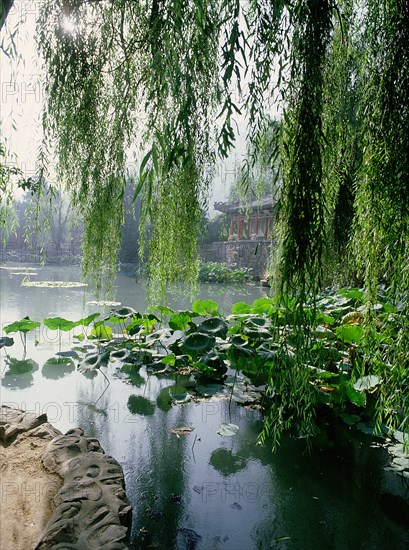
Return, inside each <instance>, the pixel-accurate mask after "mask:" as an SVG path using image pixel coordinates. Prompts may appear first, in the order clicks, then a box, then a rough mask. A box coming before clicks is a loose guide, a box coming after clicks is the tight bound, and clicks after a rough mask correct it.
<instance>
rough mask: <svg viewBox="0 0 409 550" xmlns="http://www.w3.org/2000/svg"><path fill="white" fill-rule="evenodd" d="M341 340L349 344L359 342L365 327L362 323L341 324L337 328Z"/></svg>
mask: <svg viewBox="0 0 409 550" xmlns="http://www.w3.org/2000/svg"><path fill="white" fill-rule="evenodd" d="M335 332H336V335H337V336H338V338H339V339H340V340H342V341H343V342H345V343H347V344H357V343H359V342H360V341H361V339H362V336H363V333H364V329H363V327H362V326H361V325H341V326H339V327H337V328H336V330H335Z"/></svg>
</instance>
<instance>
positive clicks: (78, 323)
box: [74, 313, 100, 327]
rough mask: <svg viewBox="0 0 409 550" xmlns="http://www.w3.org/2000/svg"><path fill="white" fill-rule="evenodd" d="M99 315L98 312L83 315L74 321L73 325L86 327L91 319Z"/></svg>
mask: <svg viewBox="0 0 409 550" xmlns="http://www.w3.org/2000/svg"><path fill="white" fill-rule="evenodd" d="M99 315H100V314H99V313H91V315H88V317H83V318H82V319H80V320H79V321H75V323H74V326H75V327H80V326H81V327H87V326H89V325H90V324H91V323H92V321H94V319H96V318H97V317H99Z"/></svg>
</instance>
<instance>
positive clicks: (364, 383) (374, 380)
mask: <svg viewBox="0 0 409 550" xmlns="http://www.w3.org/2000/svg"><path fill="white" fill-rule="evenodd" d="M380 383H381V379H380V378H379V376H375V375H374V374H370V375H369V376H363V377H362V378H359V379H358V380H357V381H356V382H355V384H354V389H356V390H357V391H364V390H371V389H372V388H375V387H376V386H378V385H379V384H380Z"/></svg>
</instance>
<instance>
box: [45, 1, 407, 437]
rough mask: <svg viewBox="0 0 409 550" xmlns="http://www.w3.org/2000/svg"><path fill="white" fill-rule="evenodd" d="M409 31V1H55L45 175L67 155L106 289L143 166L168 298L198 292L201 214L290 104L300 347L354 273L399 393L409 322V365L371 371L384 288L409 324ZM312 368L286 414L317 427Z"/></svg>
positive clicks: (285, 378) (158, 276)
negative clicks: (315, 314)
mask: <svg viewBox="0 0 409 550" xmlns="http://www.w3.org/2000/svg"><path fill="white" fill-rule="evenodd" d="M408 33H409V5H408V3H407V1H406V0H381V1H375V0H338V1H336V0H292V1H289V0H248V1H247V2H240V1H239V0H144V1H142V0H133V1H131V0H112V1H109V2H108V1H105V0H101V1H98V2H97V1H95V0H57V1H51V0H45V1H44V2H43V3H42V11H41V16H40V20H39V31H38V43H39V48H40V51H41V53H42V56H43V58H44V65H45V74H46V79H45V92H46V104H45V109H44V119H43V123H44V129H45V135H46V137H45V145H44V149H43V157H42V158H43V165H44V176H46V166H47V158H48V155H49V154H51V153H48V149H47V146H48V145H50V146H51V145H52V146H53V147H54V148H55V151H56V154H57V158H58V176H59V179H60V180H61V181H62V182H64V183H65V185H66V187H67V188H68V189H70V190H71V194H72V197H73V200H74V202H75V203H76V204H77V205H78V206H79V208H80V209H81V211H82V214H83V217H84V225H85V237H84V260H83V267H84V271H85V273H86V274H88V275H91V276H92V277H93V278H94V280H96V281H97V286H98V285H100V286H101V285H102V284H103V282H104V280H111V279H112V275H113V273H114V271H115V265H116V257H117V251H118V248H119V243H120V229H121V224H122V222H123V215H124V207H123V200H124V187H125V182H126V178H127V172H126V165H127V161H128V160H131V161H132V162H133V163H136V164H137V165H138V173H137V177H136V179H135V196H138V195H139V194H141V195H142V198H143V207H142V217H141V219H142V226H143V227H142V234H143V229H144V228H145V227H146V226H147V225H150V239H149V241H147V240H146V239H141V241H142V250H141V253H142V254H143V253H144V250H145V247H146V246H147V247H148V248H149V258H150V259H149V280H150V283H151V285H152V286H153V287H156V288H159V289H161V290H162V291H164V289H165V288H166V287H167V285H168V284H169V283H173V282H176V281H178V280H190V281H193V280H194V279H195V277H196V275H197V257H198V249H197V235H198V232H199V231H200V219H201V216H200V211H201V208H204V207H205V206H206V196H207V192H208V189H209V184H210V182H211V179H212V171H213V165H214V161H215V159H216V157H217V156H218V155H219V156H220V157H222V158H224V157H226V156H227V155H228V153H229V151H230V150H231V148H232V146H233V145H234V141H235V135H236V126H235V116H236V115H238V114H242V113H245V114H246V115H247V120H248V139H249V142H250V144H251V145H250V146H251V151H252V156H253V159H252V162H257V154H258V153H259V154H262V152H263V146H264V145H263V136H265V135H266V129H267V127H268V121H269V119H270V115H271V108H272V105H273V104H274V103H276V102H277V103H278V104H279V106H280V109H281V110H282V113H283V116H282V124H281V125H280V132H279V133H278V135H279V140H278V141H277V142H276V144H275V149H274V150H273V154H272V155H271V162H272V166H275V164H274V163H275V162H276V160H277V158H278V154H280V158H281V159H282V188H281V195H280V202H279V219H278V225H277V232H278V246H277V250H276V252H275V256H274V265H275V268H274V272H275V277H274V278H275V281H276V287H277V290H278V291H279V293H281V295H282V296H283V299H285V297H286V296H288V295H289V294H291V295H293V296H295V299H296V304H297V305H296V308H295V311H296V324H298V326H299V327H300V328H302V330H300V331H299V335H298V337H299V339H300V342H301V343H300V345H299V347H300V349H302V338H304V341H307V340H308V338H305V335H306V331H307V332H308V330H309V325H310V323H309V321H308V319H306V318H305V315H304V303H305V301H306V300H307V299H308V297H312V300H313V299H314V296H315V295H316V294H317V293H318V292H319V291H320V289H321V288H322V285H323V284H327V282H329V281H331V280H332V281H333V280H340V276H339V272H340V270H341V269H343V276H342V279H343V280H348V279H349V280H356V279H358V280H360V281H362V283H363V284H364V285H365V287H366V289H367V304H368V308H367V309H368V313H367V315H368V321H369V322H368V327H369V329H368V333H367V339H368V345H367V354H368V361H372V362H371V365H381V366H380V367H379V368H380V369H384V370H383V377H384V378H385V377H386V378H387V379H388V380H391V387H393V383H394V381H393V376H395V375H394V374H393V375H388V374H386V373H385V369H386V367H385V365H387V363H388V364H389V365H390V364H394V361H395V363H396V362H397V364H399V368H398V369H396V370H395V371H394V372H395V373H396V372H398V371H399V372H398V374H396V376H399V377H401V378H402V372H407V352H408V349H409V343H408V341H407V338H408V336H407V334H408V333H409V331H407V330H405V328H407V322H406V324H405V323H403V325H404V326H403V328H402V337H401V338H400V340H399V341H400V343H401V346H400V350H399V352H398V354H400V355H399V357H395V358H391V357H389V358H388V361H385V357H381V356H378V355H376V353H375V354H373V356H372V357H370V355H371V352H370V350H371V338H372V337H371V330H370V327H371V323H370V312H371V304H373V303H374V302H375V300H376V293H377V288H378V284H379V283H381V282H382V283H385V284H386V285H387V286H388V287H389V288H390V293H391V296H393V297H394V298H395V299H396V300H400V301H401V303H402V304H403V306H402V307H403V311H404V314H407V310H408V297H409V284H408V281H409V273H408V272H409V257H408V254H409V253H408V250H409V247H408V234H409V232H408V215H409V176H408V166H409V163H408V154H409V135H408V132H409V130H408V126H409V125H408V113H409V105H408V102H409V98H408V94H407V90H408V89H409V82H408V79H409V59H408V57H409V53H408V48H407V44H408V41H409V37H408ZM232 88H235V89H236V91H237V94H235V95H233V94H232V93H231V90H232ZM345 266H347V267H346V268H345ZM372 326H373V325H372ZM372 343H373V340H372ZM378 348H379V347H377V346H373V349H378ZM305 359H306V357H304V356H303V355H302V353H300V355H299V358H298V359H297V361H296V364H295V365H293V368H291V369H285V368H282V369H281V371H280V369H278V371H277V372H281V374H280V375H277V373H276V376H279V377H280V376H281V381H280V383H281V384H282V386H283V387H287V386H288V387H289V388H294V387H296V388H298V391H297V392H295V393H294V395H293V396H292V397H291V399H290V401H291V402H290V403H287V409H288V408H290V409H291V410H292V411H293V413H292V414H293V418H296V419H299V418H302V419H303V420H304V424H305V426H306V431H309V430H310V429H311V426H312V417H313V412H312V407H311V404H313V400H314V398H313V396H312V394H311V391H310V387H309V383H308V377H307V376H306V374H305V372H306V371H305V369H304V368H303V362H304V360H305ZM402 365H403V367H402ZM402 368H403V371H402ZM405 369H406V370H405ZM390 370H391V369H390ZM392 370H393V369H392ZM391 372H392V371H391ZM273 382H274V381H272V383H273ZM395 382H396V380H395ZM289 393H291V392H289ZM396 405H397V401H396V403H392V406H396ZM406 405H407V403H406ZM306 411H307V412H306ZM279 413H280V411H278V410H277V414H279ZM290 418H291V415H290ZM277 420H279V418H278V417H277Z"/></svg>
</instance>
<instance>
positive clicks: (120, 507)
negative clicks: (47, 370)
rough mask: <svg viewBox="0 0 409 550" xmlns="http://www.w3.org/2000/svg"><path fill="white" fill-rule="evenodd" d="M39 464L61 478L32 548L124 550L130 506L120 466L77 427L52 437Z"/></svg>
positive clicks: (45, 549)
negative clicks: (52, 508) (50, 512)
mask: <svg viewBox="0 0 409 550" xmlns="http://www.w3.org/2000/svg"><path fill="white" fill-rule="evenodd" d="M43 464H44V466H45V467H46V468H47V469H48V470H49V471H51V472H56V473H58V474H59V475H60V476H61V477H63V479H64V484H63V487H62V488H61V489H60V491H59V492H58V493H57V494H56V495H55V497H54V504H55V506H56V510H55V513H54V515H53V517H52V518H51V520H50V521H49V523H48V524H47V526H46V528H45V530H44V532H43V534H42V536H41V539H40V542H39V543H38V544H37V546H36V550H51V549H53V550H55V549H57V548H61V550H62V549H63V548H64V549H68V548H72V549H74V548H75V549H83V548H86V549H87V550H93V549H95V550H96V549H98V550H100V549H101V548H104V549H107V550H123V549H126V548H128V545H127V539H128V527H129V525H130V515H131V506H130V504H129V501H128V499H127V496H126V493H125V484H124V477H123V472H122V468H121V466H120V464H118V462H117V461H116V460H115V459H114V458H112V457H110V456H107V455H105V454H104V451H103V449H102V447H101V446H100V444H99V442H98V441H97V440H96V439H93V438H87V437H85V436H84V432H83V431H82V430H81V429H79V428H76V429H74V430H69V431H68V432H67V433H66V434H65V435H60V436H57V437H55V438H54V439H53V440H52V441H51V442H50V443H49V444H48V447H47V449H46V451H45V453H44V455H43Z"/></svg>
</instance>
